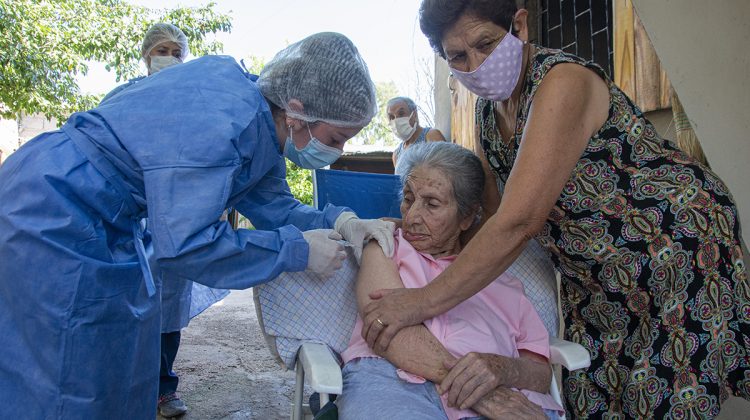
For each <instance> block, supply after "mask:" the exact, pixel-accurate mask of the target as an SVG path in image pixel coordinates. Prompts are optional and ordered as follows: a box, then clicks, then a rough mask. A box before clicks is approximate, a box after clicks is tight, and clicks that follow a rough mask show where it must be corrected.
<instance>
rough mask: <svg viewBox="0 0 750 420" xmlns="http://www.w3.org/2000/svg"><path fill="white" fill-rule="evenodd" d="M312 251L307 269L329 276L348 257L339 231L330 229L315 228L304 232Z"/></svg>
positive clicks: (325, 276)
mask: <svg viewBox="0 0 750 420" xmlns="http://www.w3.org/2000/svg"><path fill="white" fill-rule="evenodd" d="M302 236H303V237H304V238H305V241H307V245H309V248H310V251H309V253H308V255H307V269H308V270H310V271H312V272H313V273H315V274H317V275H319V276H321V277H323V278H329V277H331V276H332V275H333V273H335V272H336V270H338V269H339V268H341V266H342V265H343V262H344V260H345V259H346V251H345V250H344V246H343V245H341V244H340V243H339V242H336V241H340V240H341V239H342V237H341V235H340V234H339V233H338V232H335V231H333V230H330V229H314V230H308V231H305V232H302Z"/></svg>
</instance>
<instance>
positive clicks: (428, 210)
mask: <svg viewBox="0 0 750 420" xmlns="http://www.w3.org/2000/svg"><path fill="white" fill-rule="evenodd" d="M401 217H402V229H403V231H404V239H406V240H407V241H409V243H410V244H411V245H412V246H413V247H414V248H415V249H416V250H417V251H420V252H426V253H428V254H431V255H433V256H435V257H442V256H447V255H454V254H457V253H458V252H459V251H460V250H461V248H460V242H459V235H460V234H461V232H462V231H464V230H466V229H468V228H469V227H470V226H471V222H472V218H471V217H465V218H463V219H462V218H461V217H460V216H459V214H458V204H457V203H456V198H455V196H454V194H453V186H452V185H451V182H450V180H449V179H448V177H447V176H446V175H445V174H444V173H443V172H442V170H440V169H436V168H429V167H426V166H419V167H416V168H414V170H412V172H411V174H410V175H409V177H408V178H407V180H406V183H405V185H404V199H403V200H402V201H401Z"/></svg>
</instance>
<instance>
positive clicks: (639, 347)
mask: <svg viewBox="0 0 750 420" xmlns="http://www.w3.org/2000/svg"><path fill="white" fill-rule="evenodd" d="M420 14H421V16H420V18H421V26H422V30H423V32H425V34H426V35H427V37H428V39H429V40H430V43H431V44H432V46H433V47H434V48H435V50H436V51H437V52H438V53H439V54H441V55H442V56H443V57H445V58H446V59H447V60H448V63H449V65H450V66H451V69H452V72H453V74H454V76H455V77H456V78H457V79H458V80H459V81H460V82H461V83H463V84H464V85H466V87H467V88H468V89H470V90H471V91H473V92H474V93H476V94H478V95H479V96H480V99H479V100H478V102H477V109H476V112H477V126H478V131H479V134H480V136H479V137H480V141H481V145H482V149H483V150H484V154H485V157H486V160H487V169H488V176H495V177H497V178H498V179H499V180H500V181H501V182H502V184H504V186H505V188H504V194H503V199H502V201H501V203H500V206H499V208H498V209H497V211H496V213H495V214H494V216H492V217H491V218H489V219H488V220H486V221H485V224H484V226H483V227H482V229H481V230H480V231H479V232H478V233H477V234H476V235H475V236H474V238H473V239H472V240H471V242H469V244H467V246H466V247H465V248H464V250H463V252H462V253H461V255H459V257H458V258H457V259H456V261H455V262H454V264H453V265H452V266H451V268H450V269H449V270H446V271H445V272H444V273H443V274H442V275H441V276H440V277H439V278H437V279H435V280H434V281H433V283H431V284H430V286H428V287H427V288H424V289H420V290H399V291H395V290H389V291H382V292H380V293H378V295H379V296H383V297H382V298H381V299H380V300H378V301H375V302H373V303H372V304H371V305H370V306H369V307H368V308H366V311H365V312H366V317H365V320H364V324H365V328H363V335H364V336H366V337H368V341H369V342H371V343H370V344H371V345H378V346H381V347H385V346H387V345H388V343H389V342H390V339H391V338H392V337H393V335H395V333H396V332H397V331H398V330H399V329H400V328H403V327H404V326H405V325H413V324H415V323H418V322H421V321H422V320H423V319H425V318H430V317H432V316H434V314H436V313H442V312H444V311H446V310H448V309H450V308H451V307H453V306H455V305H456V304H457V303H459V302H461V301H463V300H465V299H466V298H467V297H469V296H471V295H473V294H474V293H476V292H477V291H478V290H481V289H482V288H483V287H484V286H485V285H486V284H488V283H489V281H491V279H492V278H494V277H495V276H497V275H498V274H499V273H501V272H502V271H504V270H505V268H507V267H508V265H509V264H510V263H511V262H512V261H513V259H514V258H515V257H516V256H517V255H518V249H519V247H521V246H522V245H524V244H525V243H526V241H527V240H529V239H531V238H535V239H536V240H538V241H539V242H540V244H541V245H542V246H543V247H544V248H545V249H547V251H548V252H549V253H550V255H551V256H552V259H553V260H554V262H555V264H556V265H557V268H558V270H559V271H560V273H561V274H562V290H561V295H562V301H563V315H564V319H565V323H566V330H565V338H566V339H569V340H572V341H575V342H578V343H580V344H582V345H583V346H584V347H586V348H587V350H588V351H589V353H590V354H591V359H592V364H591V367H590V368H588V369H586V370H579V371H575V372H570V373H569V374H568V375H567V377H566V378H565V386H564V390H563V391H564V393H565V397H566V403H567V409H568V411H569V413H570V414H572V415H575V416H576V417H609V418H623V417H624V416H626V417H656V418H664V417H669V418H706V417H714V416H716V415H717V414H718V413H719V410H720V406H721V403H722V402H723V401H724V400H726V398H727V397H728V396H729V395H730V393H732V394H734V395H739V396H742V397H744V398H746V399H750V363H749V357H750V285H749V284H748V279H747V271H746V267H745V265H744V263H743V255H742V249H741V247H740V239H739V238H740V236H739V221H738V219H737V209H736V207H735V204H734V201H733V199H732V197H731V195H730V193H729V191H728V189H727V187H726V186H725V185H724V183H723V182H722V181H721V180H720V179H719V178H718V176H717V175H716V174H715V173H713V172H712V171H711V170H710V169H709V168H708V167H706V166H704V165H702V164H700V163H698V162H696V161H695V160H693V159H692V158H690V157H689V156H687V155H686V154H684V153H682V152H680V151H679V150H677V149H676V148H675V147H674V146H672V145H671V144H670V143H669V142H667V141H666V140H664V139H662V138H660V137H659V135H658V134H657V133H656V131H655V129H654V127H653V125H651V123H650V122H649V121H648V120H646V119H645V117H644V116H643V114H642V113H641V111H640V110H639V109H638V107H637V106H635V105H634V104H633V102H632V101H631V100H630V99H629V98H628V97H627V96H625V95H624V94H623V93H622V91H620V89H618V88H617V86H615V85H614V83H613V82H612V81H611V80H610V79H609V78H608V76H607V75H606V74H605V73H604V72H603V71H602V70H601V69H600V68H599V67H598V66H597V65H595V64H593V63H588V62H585V61H584V60H582V59H580V58H578V57H575V56H572V55H569V54H565V53H563V52H561V51H559V50H550V49H545V48H540V47H537V46H534V45H532V44H528V43H527V42H526V40H527V39H528V33H527V30H528V27H527V24H526V17H527V12H526V11H525V10H523V9H516V7H515V0H494V1H491V0H462V1H456V0H450V1H449V0H424V1H423V3H422V8H421V9H420ZM511 27H512V31H511V32H509V29H511ZM487 184H488V185H493V184H494V183H493V182H488V183H487ZM495 193H497V192H495ZM467 363H468V361H467ZM453 369H454V370H460V371H461V372H462V373H461V374H458V373H457V374H455V375H454V376H455V377H456V379H455V380H453V381H452V383H450V384H442V385H441V388H442V389H443V390H446V389H447V390H448V392H449V394H450V398H449V400H450V401H453V402H454V403H456V404H458V405H461V404H467V405H471V404H472V403H473V401H474V399H473V398H474V397H473V396H472V395H471V394H472V392H471V391H472V390H473V389H475V388H476V386H477V385H475V382H472V379H473V378H477V377H486V372H487V371H492V370H493V369H494V370H495V373H496V374H498V375H501V374H502V373H503V371H502V368H498V367H492V366H486V367H485V366H468V365H467V364H462V363H461V362H459V364H458V365H457V366H456V367H454V368H453ZM482 375H485V376H482Z"/></svg>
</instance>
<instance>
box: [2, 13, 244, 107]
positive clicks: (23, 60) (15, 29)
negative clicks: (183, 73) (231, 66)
mask: <svg viewBox="0 0 750 420" xmlns="http://www.w3.org/2000/svg"><path fill="white" fill-rule="evenodd" d="M214 7H215V4H214V3H209V4H207V5H206V6H203V7H197V8H184V7H181V8H176V9H149V8H146V7H142V6H135V5H131V4H128V3H126V2H124V1H122V0H46V1H38V0H0V68H1V69H2V70H1V71H2V73H0V116H2V117H5V118H16V117H18V116H19V115H20V114H21V113H25V114H33V113H42V114H44V115H45V116H46V117H48V118H50V117H54V118H57V119H58V121H62V120H64V119H65V118H66V117H67V116H68V115H69V114H70V113H72V112H75V111H80V110H84V109H89V108H92V107H93V106H95V105H96V104H97V103H98V102H99V99H101V98H100V97H99V96H95V95H83V94H81V92H80V90H79V88H78V83H77V82H76V77H77V76H78V75H79V74H81V75H85V74H86V73H87V72H88V66H87V65H86V62H87V61H98V62H103V63H105V64H106V68H107V69H108V70H110V71H114V72H115V74H116V77H117V80H118V81H122V80H125V79H129V78H131V77H133V76H136V75H138V74H139V72H141V71H142V70H141V64H140V59H141V57H140V45H141V41H142V40H143V35H144V34H145V33H146V30H147V29H148V27H149V26H151V25H152V24H153V23H156V22H169V23H172V24H174V25H176V26H178V27H179V28H180V29H182V30H183V32H185V35H186V36H187V38H188V40H189V43H190V51H191V53H192V54H193V55H195V56H200V55H204V54H208V53H216V52H220V51H221V50H222V48H223V45H222V44H221V43H219V42H217V41H215V40H213V41H212V40H209V39H208V38H207V36H208V35H209V34H216V33H218V32H229V31H230V30H231V27H232V23H231V18H230V17H229V16H228V15H225V14H221V13H218V12H217V11H216V10H214Z"/></svg>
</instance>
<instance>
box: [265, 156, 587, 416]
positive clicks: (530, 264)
mask: <svg viewBox="0 0 750 420" xmlns="http://www.w3.org/2000/svg"><path fill="white" fill-rule="evenodd" d="M389 177H390V179H389ZM397 185H399V184H398V182H397V177H396V176H395V175H382V174H364V173H356V172H352V173H346V172H343V171H328V170H316V171H314V173H313V187H314V188H313V192H314V201H315V207H317V208H322V207H324V206H325V204H327V202H329V201H333V204H335V205H344V206H348V207H351V208H353V209H355V210H356V211H357V212H358V213H363V212H364V213H367V212H368V211H372V210H373V209H375V208H378V209H379V210H377V211H378V212H383V211H385V212H393V211H396V210H394V209H397V208H398V206H397V205H394V204H392V203H391V202H392V201H394V200H396V196H397V195H398V192H397V191H398V188H397ZM394 191H395V192H394ZM337 200H338V201H337ZM373 200H374V201H375V202H377V203H376V205H370V204H369V203H372V201H373ZM339 201H340V202H339ZM384 203H385V204H384ZM386 215H388V216H393V214H369V213H368V214H367V217H382V216H386ZM508 271H509V272H510V273H511V274H513V275H515V276H516V277H517V278H518V279H520V280H521V281H522V282H523V283H524V288H525V291H526V294H527V296H528V297H529V300H530V301H531V303H532V304H533V305H534V307H535V308H536V310H537V312H539V314H540V316H541V318H542V321H543V322H544V324H545V326H546V327H547V329H548V331H549V332H550V363H551V364H552V365H553V366H558V365H559V366H562V367H564V368H566V369H568V370H569V371H573V370H577V369H583V368H587V367H589V365H590V364H591V359H590V356H589V353H588V351H586V349H585V348H584V347H583V346H581V345H579V344H576V343H572V342H570V341H565V340H561V339H559V338H557V333H558V325H559V324H558V319H557V316H558V312H559V302H558V299H557V279H556V278H555V275H554V271H553V269H552V266H551V263H550V261H549V258H548V257H547V256H546V254H544V251H542V250H541V248H540V247H539V246H538V244H536V242H534V241H532V242H531V243H530V245H529V246H528V247H527V249H526V250H525V251H524V252H523V253H522V254H521V256H519V258H518V259H517V260H516V262H515V263H514V264H513V265H512V266H511V267H510V268H509V269H508ZM284 275H285V274H282V276H284ZM254 292H255V293H254V297H255V308H256V312H257V313H258V320H259V321H260V324H261V329H262V330H263V333H264V335H265V336H266V342H267V343H268V345H269V348H270V350H271V353H272V354H274V355H276V356H277V357H279V353H278V350H277V348H276V345H275V341H274V338H273V337H272V336H270V335H268V334H267V333H266V329H265V327H264V323H263V315H262V313H261V306H260V305H261V302H260V300H259V298H258V293H257V289H256V290H255V291H254ZM279 360H280V361H281V362H282V364H284V363H283V361H282V360H281V358H280V357H279ZM295 370H296V375H297V377H296V384H295V393H294V398H293V401H292V413H291V418H292V420H300V419H312V418H313V416H312V412H311V411H310V409H309V406H307V404H304V402H303V395H304V384H305V382H307V383H308V385H309V386H310V387H311V388H312V390H313V391H314V392H317V393H318V394H320V406H321V407H323V406H324V405H325V404H326V403H327V402H328V401H330V399H331V397H330V395H332V394H335V395H341V392H342V389H343V379H342V376H341V366H340V365H339V360H338V358H337V357H336V356H334V354H333V353H332V351H331V349H330V348H329V347H328V346H326V345H325V344H320V343H314V342H303V343H302V345H301V346H300V348H299V351H298V353H297V359H296V363H295ZM555 370H556V369H553V376H552V382H551V385H550V394H551V395H552V396H553V397H554V398H555V400H556V401H557V402H558V403H560V405H562V406H564V404H563V403H562V395H561V392H560V389H559V387H558V384H557V378H556V376H555V375H554V371H555ZM563 418H564V417H563Z"/></svg>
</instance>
